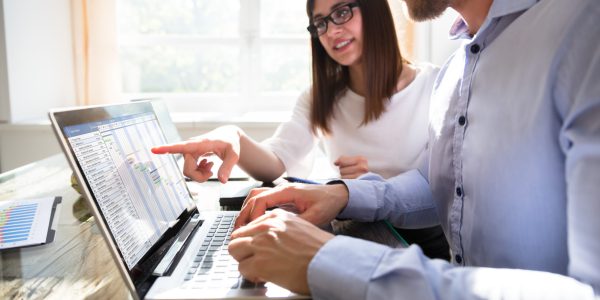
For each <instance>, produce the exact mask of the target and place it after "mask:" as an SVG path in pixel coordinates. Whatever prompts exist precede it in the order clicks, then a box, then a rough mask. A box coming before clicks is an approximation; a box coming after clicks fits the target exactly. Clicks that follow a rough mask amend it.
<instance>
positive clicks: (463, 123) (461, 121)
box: [458, 116, 467, 126]
mask: <svg viewBox="0 0 600 300" xmlns="http://www.w3.org/2000/svg"><path fill="white" fill-rule="evenodd" d="M465 123H467V118H465V116H460V118H458V124H459V125H460V126H463V125H465Z"/></svg>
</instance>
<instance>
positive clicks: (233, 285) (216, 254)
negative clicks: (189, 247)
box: [184, 216, 262, 289]
mask: <svg viewBox="0 0 600 300" xmlns="http://www.w3.org/2000/svg"><path fill="white" fill-rule="evenodd" d="M234 223H235V216H217V217H216V219H215V222H214V223H213V225H212V226H211V228H210V229H209V231H208V234H207V235H206V238H205V239H204V241H203V242H202V246H201V247H200V250H199V251H198V253H197V254H196V257H195V258H194V262H193V263H192V265H191V267H190V269H189V270H188V272H187V274H186V275H185V279H184V280H185V286H186V287H187V288H192V289H214V288H230V289H238V288H243V289H246V288H256V287H257V284H255V283H253V282H251V281H248V280H245V279H244V278H242V277H241V274H240V272H239V271H238V262H237V261H236V260H235V259H233V257H232V256H231V255H229V252H228V251H227V247H228V245H229V241H230V239H231V238H230V236H231V232H232V231H233V225H234ZM258 286H260V287H262V284H258Z"/></svg>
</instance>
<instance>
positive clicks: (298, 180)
mask: <svg viewBox="0 0 600 300" xmlns="http://www.w3.org/2000/svg"><path fill="white" fill-rule="evenodd" d="M283 179H285V180H287V181H288V182H297V183H305V184H320V183H318V182H316V181H312V180H309V179H304V178H298V177H292V176H287V177H283Z"/></svg>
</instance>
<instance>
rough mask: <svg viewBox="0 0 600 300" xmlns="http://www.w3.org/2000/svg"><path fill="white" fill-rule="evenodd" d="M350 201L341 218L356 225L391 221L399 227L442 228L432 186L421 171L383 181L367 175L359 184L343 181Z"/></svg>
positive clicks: (376, 176) (358, 181)
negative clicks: (359, 222) (432, 193)
mask: <svg viewBox="0 0 600 300" xmlns="http://www.w3.org/2000/svg"><path fill="white" fill-rule="evenodd" d="M343 182H344V184H345V185H346V187H347V188H348V192H349V200H348V204H347V206H346V208H345V209H344V210H343V211H342V212H341V213H340V214H339V215H338V217H339V218H349V219H353V220H356V221H362V222H372V221H377V220H389V221H390V222H391V223H392V224H394V225H395V226H397V227H403V228H422V227H429V226H434V225H437V224H439V218H438V215H437V211H436V208H435V204H434V202H433V198H432V195H431V190H430V188H429V183H428V182H427V180H426V179H425V177H424V176H422V174H421V172H420V171H419V170H411V171H408V172H405V173H402V174H400V175H398V176H396V177H392V178H390V179H388V180H384V179H383V178H382V177H381V176H379V175H376V174H373V173H367V174H365V175H363V176H361V177H360V178H359V179H358V180H343Z"/></svg>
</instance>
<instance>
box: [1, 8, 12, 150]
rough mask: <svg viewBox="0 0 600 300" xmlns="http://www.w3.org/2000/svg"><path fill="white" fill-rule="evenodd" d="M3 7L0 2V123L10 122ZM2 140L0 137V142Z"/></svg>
mask: <svg viewBox="0 0 600 300" xmlns="http://www.w3.org/2000/svg"><path fill="white" fill-rule="evenodd" d="M3 12H4V5H3V3H2V1H0V123H3V122H8V121H9V120H10V103H9V102H8V69H7V67H6V46H5V45H6V43H5V42H6V39H5V35H4V13H3ZM1 140H2V138H1V137H0V142H1Z"/></svg>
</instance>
